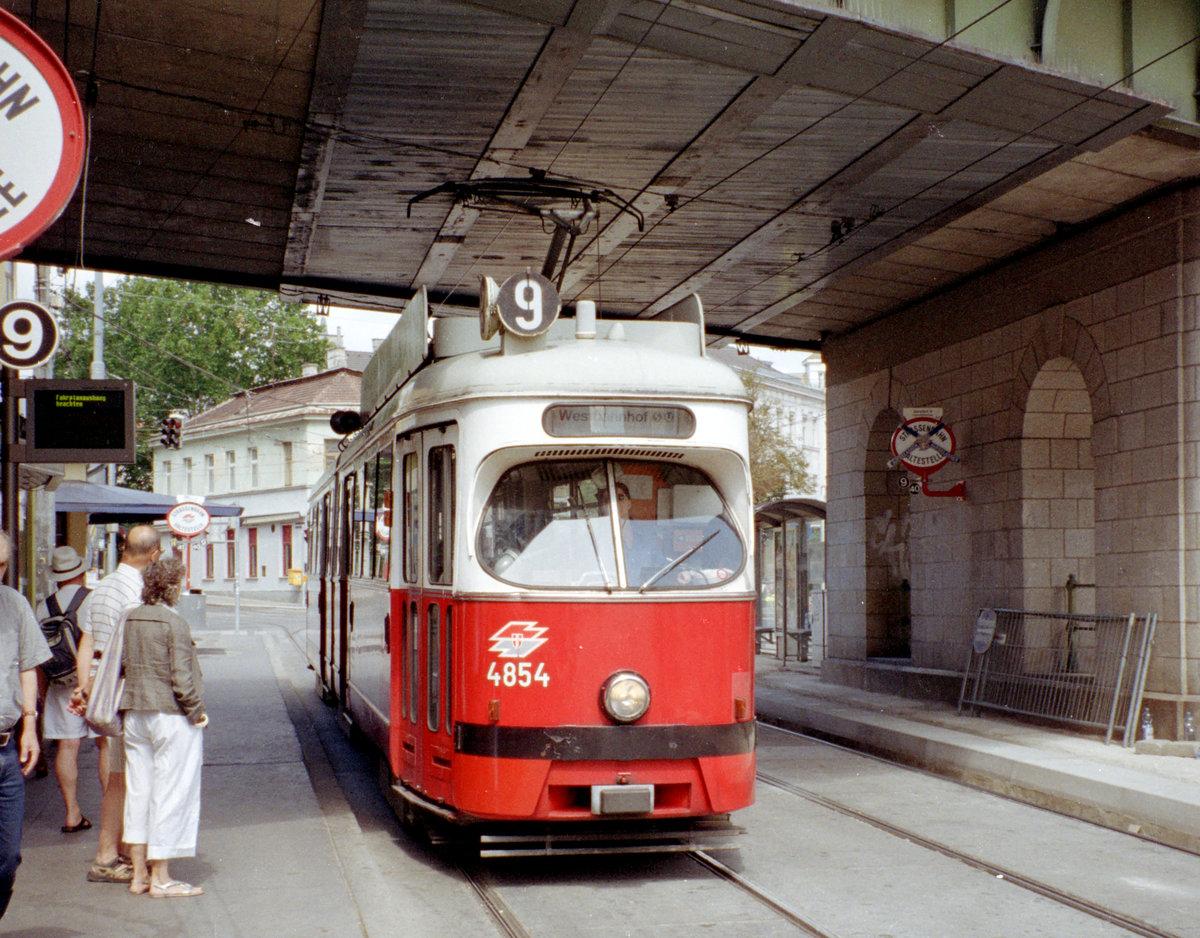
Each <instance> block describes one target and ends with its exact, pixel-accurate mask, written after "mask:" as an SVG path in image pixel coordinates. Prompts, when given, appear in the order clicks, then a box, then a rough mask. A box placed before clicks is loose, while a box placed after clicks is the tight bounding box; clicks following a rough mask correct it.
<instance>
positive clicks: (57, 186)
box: [0, 10, 84, 260]
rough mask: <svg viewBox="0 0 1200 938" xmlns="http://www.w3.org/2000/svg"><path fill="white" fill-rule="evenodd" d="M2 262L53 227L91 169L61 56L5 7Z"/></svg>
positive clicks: (0, 53)
mask: <svg viewBox="0 0 1200 938" xmlns="http://www.w3.org/2000/svg"><path fill="white" fill-rule="evenodd" d="M0 88H3V91H0V128H3V129H2V130H0V260H3V259H4V258H7V257H12V256H13V255H14V254H17V253H18V252H19V251H20V250H21V249H22V248H24V247H25V246H26V245H28V244H29V242H31V241H32V240H33V239H34V238H36V237H37V236H38V235H40V234H41V233H42V232H43V231H45V230H46V229H47V228H49V227H50V225H51V224H53V222H54V220H55V219H56V218H58V216H59V215H60V214H62V210H63V209H64V208H66V207H67V203H68V202H70V201H71V196H72V195H73V194H74V192H75V185H76V183H77V182H78V181H79V173H80V171H81V170H82V169H83V156H84V127H83V110H82V108H81V107H80V105H79V95H78V94H77V93H76V91H75V83H74V82H73V81H72V80H71V76H70V74H69V73H68V72H67V70H66V68H65V67H64V66H63V64H62V62H60V61H59V60H58V56H56V55H55V54H54V52H53V51H52V50H51V49H50V47H49V46H48V45H46V43H44V42H43V41H42V40H41V38H40V37H39V36H38V35H37V33H35V32H34V31H33V30H31V29H30V28H29V27H28V26H26V25H25V24H24V23H23V22H21V21H20V20H19V19H17V17H15V16H13V15H12V14H11V13H8V12H6V11H4V10H0Z"/></svg>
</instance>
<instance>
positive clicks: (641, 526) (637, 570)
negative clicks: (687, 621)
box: [478, 460, 746, 592]
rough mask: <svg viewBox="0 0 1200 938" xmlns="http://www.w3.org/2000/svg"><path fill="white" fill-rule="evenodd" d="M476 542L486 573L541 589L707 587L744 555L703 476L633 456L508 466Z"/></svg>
mask: <svg viewBox="0 0 1200 938" xmlns="http://www.w3.org/2000/svg"><path fill="white" fill-rule="evenodd" d="M478 548H479V557H480V561H481V562H482V564H483V566H484V568H485V569H487V570H488V572H490V573H491V574H492V575H493V576H496V577H498V578H499V579H501V580H505V581H506V582H509V583H513V584H516V585H519V586H528V587H538V588H545V589H601V590H631V591H634V592H648V591H651V590H679V589H688V590H693V589H708V588H712V587H715V586H719V585H721V584H722V583H724V582H725V581H726V580H728V579H729V578H730V577H732V576H734V575H736V574H737V573H738V571H740V570H741V568H742V565H743V564H744V563H745V559H746V550H745V546H744V545H743V543H742V540H741V538H740V537H739V536H738V533H737V530H736V529H735V527H734V526H733V524H732V522H731V520H730V517H729V513H728V511H727V510H726V508H725V504H724V501H723V500H722V498H721V496H720V494H719V493H718V491H717V489H716V487H715V486H714V485H713V484H712V482H711V481H710V480H709V478H708V477H707V476H706V475H705V474H704V473H702V472H700V471H699V470H697V469H693V468H691V467H688V466H678V465H672V464H666V463H657V462H650V461H632V460H625V461H622V460H561V461H553V462H531V463H525V464H523V465H520V466H516V467H514V468H512V469H510V470H508V471H507V472H506V473H504V475H503V476H501V478H500V480H499V481H498V482H497V483H496V487H495V488H494V489H493V490H492V494H491V497H490V498H489V499H488V503H487V506H486V507H485V508H484V511H483V517H482V521H481V524H480V529H479V540H478Z"/></svg>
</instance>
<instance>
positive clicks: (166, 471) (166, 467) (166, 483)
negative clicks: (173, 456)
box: [163, 459, 175, 495]
mask: <svg viewBox="0 0 1200 938" xmlns="http://www.w3.org/2000/svg"><path fill="white" fill-rule="evenodd" d="M171 481H172V479H171V460H169V459H167V460H164V461H163V491H164V492H166V494H168V495H174V494H175V493H174V492H173V491H172V490H171Z"/></svg>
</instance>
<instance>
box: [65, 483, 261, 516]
mask: <svg viewBox="0 0 1200 938" xmlns="http://www.w3.org/2000/svg"><path fill="white" fill-rule="evenodd" d="M177 504H179V502H178V500H177V499H176V498H175V496H174V495H160V494H158V493H157V492H142V491H139V490H137V489H127V488H122V487H121V486H119V485H100V484H98V483H96V482H80V481H78V480H71V479H69V480H65V481H63V482H61V483H59V486H58V488H57V489H55V491H54V510H55V511H56V512H59V511H79V512H84V513H86V514H87V515H88V520H89V521H92V522H93V523H97V524H105V523H108V522H110V521H121V520H123V519H125V518H129V517H131V516H135V515H140V516H144V517H145V519H146V520H150V519H154V518H165V517H166V516H167V512H168V511H170V510H171V509H172V508H174V507H175V506H176V505H177ZM204 507H205V508H207V509H208V513H209V514H210V515H213V516H214V517H230V516H237V515H240V514H241V513H242V507H241V506H240V505H226V504H222V503H220V502H213V501H205V502H204Z"/></svg>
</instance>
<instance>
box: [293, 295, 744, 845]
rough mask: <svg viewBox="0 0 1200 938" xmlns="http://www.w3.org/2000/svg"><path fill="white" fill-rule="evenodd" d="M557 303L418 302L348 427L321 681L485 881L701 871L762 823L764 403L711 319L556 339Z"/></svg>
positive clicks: (324, 599) (320, 525)
mask: <svg viewBox="0 0 1200 938" xmlns="http://www.w3.org/2000/svg"><path fill="white" fill-rule="evenodd" d="M522 278H523V279H522ZM540 279H541V278H538V277H537V276H536V275H528V274H526V275H521V276H519V277H518V278H514V280H516V281H517V285H516V291H517V294H516V295H517V297H518V300H517V304H518V307H520V308H518V309H516V310H515V313H516V315H513V314H514V309H513V307H512V303H513V300H512V296H513V294H512V291H511V290H510V291H509V293H508V305H509V308H508V310H507V311H506V309H505V306H504V302H505V294H504V289H508V288H509V286H510V284H511V281H510V284H506V286H505V288H502V289H501V293H500V315H499V316H497V311H496V307H495V306H494V305H491V302H492V298H491V297H490V296H489V297H487V298H486V299H485V301H484V304H485V308H484V309H483V310H482V311H481V318H480V322H479V323H476V322H475V321H474V320H472V319H469V318H461V317H440V318H434V319H432V321H431V322H429V321H428V319H427V306H426V302H425V298H424V296H423V295H421V296H419V297H418V298H417V299H415V300H414V301H413V302H412V303H411V304H410V306H409V309H408V310H407V311H406V312H405V313H404V316H403V317H402V319H401V322H400V323H399V324H398V325H397V327H396V330H394V331H393V333H392V335H391V336H390V337H389V338H388V339H387V340H386V341H385V343H384V344H383V345H382V346H381V347H380V349H379V351H378V352H377V353H376V354H375V356H374V357H373V359H372V361H371V364H370V365H369V366H368V367H367V369H366V371H365V373H364V375H363V393H362V413H361V414H359V415H350V416H349V418H347V416H346V415H342V416H341V417H340V418H335V426H336V425H339V424H340V427H341V429H343V430H346V429H350V430H354V429H355V428H356V427H358V425H359V424H361V428H359V429H357V430H356V431H355V432H354V433H353V435H352V436H350V437H349V440H348V442H347V444H346V445H345V446H344V449H343V452H342V453H341V456H340V458H339V460H338V463H337V465H336V467H335V468H333V469H332V470H331V471H330V472H329V473H328V474H327V475H326V477H325V478H324V480H323V482H322V484H321V485H320V487H319V489H318V491H317V492H316V494H315V495H314V498H313V501H312V503H311V506H310V515H309V531H310V538H309V546H310V549H309V560H308V563H309V578H308V606H309V610H308V611H309V622H308V651H309V657H310V660H311V663H312V665H313V667H314V668H315V669H316V671H317V674H318V676H319V682H320V685H321V688H322V691H323V692H324V693H325V694H327V695H328V697H329V698H331V699H332V700H334V701H335V702H336V704H337V705H338V706H339V708H341V710H342V712H343V713H344V715H345V716H346V718H347V720H348V721H349V722H351V723H353V724H354V725H355V726H357V727H358V728H359V729H360V730H361V731H362V732H363V733H364V734H365V735H366V736H367V737H368V738H369V739H371V740H372V741H373V742H374V744H375V745H377V746H378V748H379V750H380V751H381V753H382V754H383V756H384V762H385V763H386V766H387V769H388V774H389V781H390V787H391V789H392V794H393V796H394V797H395V798H396V799H398V800H397V801H396V804H397V807H398V808H399V809H400V810H401V813H402V816H406V817H411V816H412V814H413V812H418V811H419V812H423V813H426V814H429V815H435V816H438V817H440V818H443V819H445V820H446V821H449V822H452V823H451V824H450V825H449V826H451V827H456V828H458V829H460V830H467V831H470V832H473V834H479V835H480V836H481V837H482V839H483V841H484V843H485V845H487V846H485V849H484V850H483V852H484V853H485V854H486V853H489V852H493V851H495V852H510V853H511V852H521V850H522V847H521V846H520V845H521V844H522V843H530V842H535V843H536V844H537V845H538V846H537V848H536V849H537V852H545V850H546V849H550V848H551V846H550V845H553V848H554V849H563V850H568V849H574V848H572V847H571V846H570V845H571V844H573V843H574V844H578V843H579V842H581V841H582V842H585V843H587V844H590V845H591V846H590V847H588V848H587V849H592V848H594V847H595V845H596V844H598V843H600V842H603V841H605V840H606V839H607V838H608V837H610V836H612V837H614V838H619V839H625V838H629V837H633V838H635V839H636V838H639V837H642V838H645V839H646V840H648V841H649V842H651V843H655V844H658V846H660V847H664V848H666V849H670V845H671V844H675V845H683V846H686V845H689V844H691V843H694V842H695V841H696V839H697V836H698V832H700V833H701V834H705V835H707V834H711V833H713V832H720V831H723V830H730V829H731V828H730V827H729V825H728V814H729V812H731V811H734V810H736V809H738V808H742V807H745V806H746V805H749V804H750V803H751V802H752V801H753V787H754V742H755V731H754V677H753V674H754V670H753V668H754V660H753V642H754V564H753V560H752V556H751V544H752V532H753V524H752V504H751V494H750V485H749V470H748V460H747V432H746V414H747V408H748V406H749V402H748V399H747V395H746V393H745V390H744V388H743V387H742V385H741V382H740V381H739V379H738V378H737V376H736V375H735V374H734V373H733V372H732V371H731V370H730V369H728V368H726V367H725V366H724V365H721V364H719V363H717V362H715V361H712V360H710V359H708V358H706V357H705V355H704V344H703V339H704V328H703V321H702V314H701V311H700V304H699V301H698V300H697V299H696V298H694V297H693V298H691V299H689V300H687V301H684V302H683V303H681V304H679V305H678V306H677V307H675V308H673V309H672V310H669V311H668V312H667V313H666V314H664V315H663V316H661V317H659V318H658V319H655V320H635V321H604V320H599V321H598V320H597V319H596V317H595V313H594V307H593V306H592V305H591V304H590V303H586V302H581V303H580V304H579V307H578V308H577V311H576V317H575V319H574V320H558V321H554V317H555V316H556V314H557V297H556V296H555V297H554V298H553V304H554V305H553V308H551V309H548V310H546V311H545V313H544V314H543V312H542V311H540V310H537V309H536V308H532V307H530V306H529V305H528V304H529V303H533V302H535V301H537V300H540V299H542V296H541V294H540V293H538V292H536V291H535V288H536V290H540V289H541V287H540V285H539V282H538V281H540ZM541 284H544V285H545V286H546V287H547V288H548V290H547V292H548V293H552V292H553V289H552V287H550V285H549V284H548V282H545V281H541ZM485 292H486V291H485ZM527 301H528V302H527ZM523 304H524V305H523ZM531 308H532V312H531V311H530V309H531ZM506 312H507V314H506ZM496 332H498V334H495V333H496ZM489 334H491V335H490V337H489V338H482V337H481V336H484V335H489ZM579 849H583V848H579Z"/></svg>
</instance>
